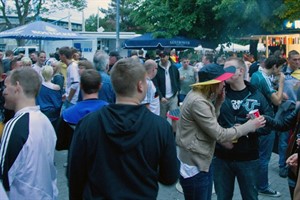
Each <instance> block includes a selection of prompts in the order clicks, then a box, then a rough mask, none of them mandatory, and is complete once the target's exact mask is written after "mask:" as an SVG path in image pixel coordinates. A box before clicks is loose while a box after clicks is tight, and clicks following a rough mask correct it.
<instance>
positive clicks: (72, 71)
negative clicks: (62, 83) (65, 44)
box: [66, 62, 80, 104]
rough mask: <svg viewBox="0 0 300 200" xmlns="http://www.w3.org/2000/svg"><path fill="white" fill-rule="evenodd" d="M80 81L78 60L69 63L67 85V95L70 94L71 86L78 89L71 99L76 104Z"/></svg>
mask: <svg viewBox="0 0 300 200" xmlns="http://www.w3.org/2000/svg"><path fill="white" fill-rule="evenodd" d="M79 82H80V77H79V72H78V65H77V63H76V62H72V63H70V64H69V65H68V68H67V86H66V93H67V97H68V96H69V93H70V90H71V88H72V89H74V90H76V92H75V94H74V96H73V98H72V100H71V103H72V104H76V102H77V100H78V95H79Z"/></svg>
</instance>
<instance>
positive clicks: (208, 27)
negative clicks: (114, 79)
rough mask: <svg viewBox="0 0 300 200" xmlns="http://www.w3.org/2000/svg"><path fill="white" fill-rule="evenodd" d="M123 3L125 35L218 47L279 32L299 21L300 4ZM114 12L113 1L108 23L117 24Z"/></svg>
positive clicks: (221, 0) (222, 0) (232, 0)
mask: <svg viewBox="0 0 300 200" xmlns="http://www.w3.org/2000/svg"><path fill="white" fill-rule="evenodd" d="M120 1H121V5H120V24H121V30H123V31H128V30H134V31H136V32H138V33H145V32H152V33H153V34H154V36H155V37H173V36H177V35H183V36H186V37H190V38H195V39H205V40H207V41H208V42H209V43H210V44H211V46H215V47H216V45H217V44H220V43H224V42H230V41H233V40H234V39H236V38H240V37H244V36H250V35H253V34H266V33H274V32H276V31H280V30H282V23H283V20H285V19H292V20H294V19H299V18H300V12H299V11H300V4H299V3H298V1H294V0H263V1H262V0H120ZM115 8H116V0H113V1H112V3H111V5H110V7H109V9H107V10H102V12H103V13H104V14H105V19H106V20H105V21H107V22H110V23H115V17H116V9H115ZM107 22H106V23H107ZM129 27H130V28H129ZM256 43H257V42H256ZM253 44H254V45H255V42H254V43H253ZM253 49H256V48H253Z"/></svg>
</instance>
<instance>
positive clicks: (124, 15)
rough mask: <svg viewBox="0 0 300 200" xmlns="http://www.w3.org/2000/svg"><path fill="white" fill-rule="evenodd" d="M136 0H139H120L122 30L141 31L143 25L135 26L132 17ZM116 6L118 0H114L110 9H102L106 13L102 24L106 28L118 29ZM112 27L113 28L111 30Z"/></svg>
mask: <svg viewBox="0 0 300 200" xmlns="http://www.w3.org/2000/svg"><path fill="white" fill-rule="evenodd" d="M136 2H137V0H120V12H119V13H120V31H139V30H140V29H141V27H137V26H135V25H134V22H133V21H132V18H130V13H131V12H133V10H134V6H135V4H136ZM116 7H117V6H116V0H112V1H111V3H110V4H109V7H108V9H103V8H101V9H100V11H101V12H102V13H103V14H104V15H105V17H104V19H103V22H104V23H103V24H102V27H103V28H104V29H105V30H107V29H109V30H110V31H115V30H116ZM100 21H101V20H100ZM100 26H101V25H100ZM111 28H113V29H112V30H111Z"/></svg>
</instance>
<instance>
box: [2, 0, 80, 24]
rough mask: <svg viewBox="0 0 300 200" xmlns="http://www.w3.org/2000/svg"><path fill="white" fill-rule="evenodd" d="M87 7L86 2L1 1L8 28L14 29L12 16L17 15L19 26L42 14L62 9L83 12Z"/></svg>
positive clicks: (55, 0)
mask: <svg viewBox="0 0 300 200" xmlns="http://www.w3.org/2000/svg"><path fill="white" fill-rule="evenodd" d="M85 7H86V0H83V1H73V0H52V1H46V0H22V1H20V0H10V1H9V0H0V10H1V13H2V16H3V18H4V20H5V22H6V26H7V28H12V27H13V26H14V25H13V24H12V23H11V21H10V20H9V18H8V16H10V15H12V14H17V17H18V21H19V24H18V25H24V24H26V23H28V22H30V21H33V20H34V19H36V18H37V17H38V16H39V15H40V14H43V13H49V11H50V10H57V9H61V8H64V9H65V8H75V9H78V10H82V9H83V8H85Z"/></svg>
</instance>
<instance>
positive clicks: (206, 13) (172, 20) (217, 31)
mask: <svg viewBox="0 0 300 200" xmlns="http://www.w3.org/2000/svg"><path fill="white" fill-rule="evenodd" d="M218 3H219V1H215V0H214V1H213V0H162V1H161V0H144V1H143V2H141V3H137V4H136V7H135V10H134V12H131V13H130V17H132V18H133V21H134V22H135V24H136V25H137V26H142V27H144V29H145V31H146V32H152V33H154V36H157V37H172V36H176V35H184V36H187V37H190V38H196V39H204V40H207V41H210V44H211V45H210V47H216V46H217V44H218V43H220V42H222V41H225V40H227V36H226V35H224V34H221V33H222V29H223V27H224V24H223V23H222V20H219V19H216V18H215V13H214V12H213V11H212V8H213V7H214V6H215V5H217V4H218Z"/></svg>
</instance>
